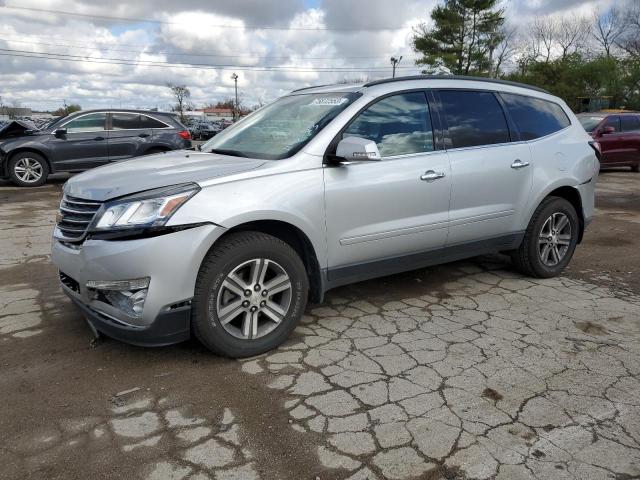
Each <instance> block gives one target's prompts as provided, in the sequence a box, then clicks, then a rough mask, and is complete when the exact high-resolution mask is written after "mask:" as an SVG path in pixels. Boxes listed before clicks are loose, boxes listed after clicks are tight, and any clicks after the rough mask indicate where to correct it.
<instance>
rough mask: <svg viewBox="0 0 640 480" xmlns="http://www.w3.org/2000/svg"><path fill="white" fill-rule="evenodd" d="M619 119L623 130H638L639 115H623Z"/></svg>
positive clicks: (639, 130)
mask: <svg viewBox="0 0 640 480" xmlns="http://www.w3.org/2000/svg"><path fill="white" fill-rule="evenodd" d="M621 120H622V131H623V132H640V117H636V116H635V115H625V116H624V117H621Z"/></svg>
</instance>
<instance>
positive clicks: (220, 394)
mask: <svg viewBox="0 0 640 480" xmlns="http://www.w3.org/2000/svg"><path fill="white" fill-rule="evenodd" d="M63 181H64V177H63V178H61V179H57V180H54V181H53V182H51V183H50V184H48V185H46V186H44V187H41V188H38V189H30V190H22V189H16V188H13V187H11V186H10V185H8V184H6V183H0V402H1V403H0V404H1V405H2V407H3V408H2V410H1V412H0V478H3V479H4V478H11V479H14V478H15V479H25V478H38V479H47V480H52V479H86V478H96V479H98V478H105V479H106V478H108V479H114V478H126V479H137V478H141V479H147V478H148V479H162V480H165V479H191V480H196V479H198V480H204V479H215V480H251V479H264V480H268V479H310V480H314V479H318V478H319V479H321V480H326V479H351V480H367V479H368V480H374V479H384V478H389V479H410V478H419V479H431V480H436V479H458V480H462V479H488V478H495V479H501V480H502V479H509V480H520V479H554V480H556V479H579V480H586V479H617V480H629V479H633V478H640V275H639V272H640V254H638V251H637V250H638V247H640V240H638V239H639V238H640V195H639V192H640V190H639V188H638V187H639V185H640V175H638V174H632V173H629V172H628V171H617V172H607V173H603V174H602V175H601V176H600V179H599V186H598V199H597V207H598V210H597V215H596V217H595V219H594V221H593V223H592V225H591V226H590V227H589V230H588V232H587V234H586V236H585V241H584V242H583V244H582V245H581V246H580V247H579V248H578V251H577V253H576V256H575V258H574V261H573V263H572V265H571V268H570V269H569V270H568V271H567V273H566V275H565V276H563V277H561V278H557V279H551V280H533V279H530V278H525V277H522V276H520V275H519V274H517V273H515V272H514V271H513V270H512V269H511V268H510V265H509V263H508V262H507V261H506V259H505V258H503V257H501V256H492V257H482V258H478V259H473V260H471V261H465V262H457V263H452V264H448V265H442V266H438V267H433V268H428V269H422V270H417V271H414V272H408V273H405V274H401V275H395V276H391V277H385V278H383V279H379V280H374V281H369V282H364V283H360V284H357V285H352V286H349V287H344V288H340V289H337V290H334V291H332V292H330V293H329V294H328V296H327V299H326V302H325V303H324V304H322V305H316V306H312V307H310V308H309V310H308V311H307V313H306V315H305V317H304V319H303V322H302V324H301V325H300V327H299V328H298V329H297V330H296V332H295V334H294V336H293V337H292V338H291V339H290V341H288V342H287V343H286V345H284V346H283V347H282V348H280V349H278V350H276V351H274V352H271V353H269V354H267V355H264V356H262V357H259V358H254V359H249V360H245V361H232V360H225V359H220V358H217V357H215V356H213V355H211V354H209V353H208V352H207V351H206V350H205V349H204V348H203V347H201V346H200V345H199V344H197V343H196V342H195V341H193V342H187V343H184V344H181V345H177V346H173V347H166V348H160V349H144V348H137V347H132V346H128V345H124V344H121V343H118V342H116V341H112V340H108V339H107V340H104V341H102V342H100V343H98V344H97V345H94V344H92V343H91V333H90V331H89V329H88V328H87V326H86V325H85V323H84V321H83V319H82V316H81V315H80V314H79V313H78V311H77V310H75V309H74V308H73V307H72V305H71V304H70V302H69V301H68V300H67V299H66V297H65V296H64V295H62V293H61V292H60V289H59V287H58V282H57V272H56V270H55V268H54V267H53V265H51V264H50V263H49V252H50V235H51V230H52V226H53V222H54V218H55V212H56V208H57V203H58V201H59V198H60V190H61V185H62V182H63Z"/></svg>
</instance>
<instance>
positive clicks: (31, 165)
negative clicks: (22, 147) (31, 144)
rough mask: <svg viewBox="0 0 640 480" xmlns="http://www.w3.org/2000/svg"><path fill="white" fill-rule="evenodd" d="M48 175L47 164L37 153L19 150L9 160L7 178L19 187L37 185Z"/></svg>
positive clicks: (45, 179)
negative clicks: (19, 151)
mask: <svg viewBox="0 0 640 480" xmlns="http://www.w3.org/2000/svg"><path fill="white" fill-rule="evenodd" d="M48 176H49V164H48V163H47V161H46V160H45V159H44V157H43V156H42V155H40V154H38V153H33V152H21V153H17V154H15V155H14V156H12V157H11V160H9V178H10V179H11V181H12V182H13V183H14V184H15V185H17V186H19V187H39V186H40V185H44V183H45V182H46V181H47V177H48Z"/></svg>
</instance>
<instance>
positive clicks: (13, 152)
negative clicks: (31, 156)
mask: <svg viewBox="0 0 640 480" xmlns="http://www.w3.org/2000/svg"><path fill="white" fill-rule="evenodd" d="M24 152H31V153H37V154H38V155H40V156H41V157H42V158H44V161H45V162H47V167H49V173H54V169H53V165H52V163H51V160H50V159H49V157H48V156H47V154H46V153H45V152H43V151H42V150H39V149H37V148H33V147H18V148H16V149H14V150H11V151H9V152H8V153H7V156H6V160H5V162H4V163H3V164H2V173H3V175H9V162H10V161H11V159H12V158H13V157H14V156H16V155H17V154H19V153H24Z"/></svg>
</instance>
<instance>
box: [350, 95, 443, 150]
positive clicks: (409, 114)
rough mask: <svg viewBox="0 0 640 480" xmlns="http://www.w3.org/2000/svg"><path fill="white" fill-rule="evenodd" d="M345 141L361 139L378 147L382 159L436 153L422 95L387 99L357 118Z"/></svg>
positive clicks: (427, 110) (429, 119)
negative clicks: (365, 139) (371, 141)
mask: <svg viewBox="0 0 640 480" xmlns="http://www.w3.org/2000/svg"><path fill="white" fill-rule="evenodd" d="M342 137H343V138H345V137H362V138H368V139H369V140H373V141H374V142H376V144H377V145H378V150H379V151H380V156H382V157H392V156H395V155H407V154H411V153H421V152H430V151H432V150H433V129H432V127H431V118H430V116H429V106H428V105H427V98H426V96H425V94H424V93H423V92H413V93H402V94H398V95H393V96H391V97H386V98H383V99H382V100H380V101H379V102H377V103H374V104H373V105H371V106H370V107H369V108H367V109H366V110H364V111H363V112H362V113H360V115H358V116H357V117H356V118H355V120H354V121H353V122H352V123H351V125H349V127H347V129H346V130H345V131H344V133H343V134H342Z"/></svg>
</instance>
